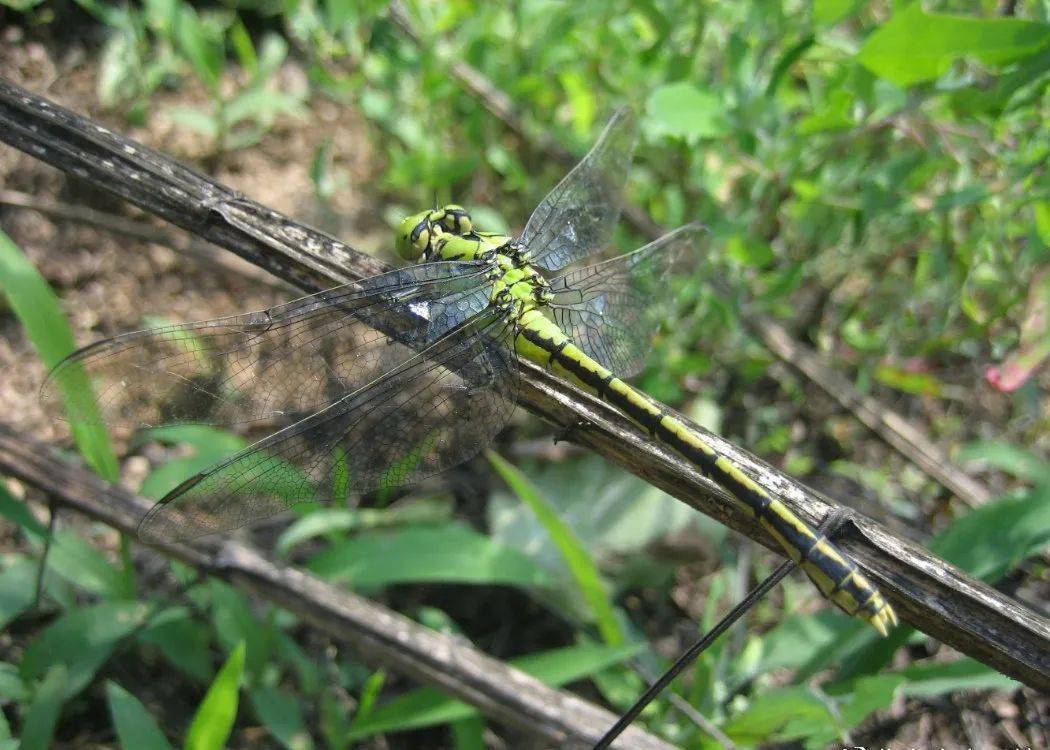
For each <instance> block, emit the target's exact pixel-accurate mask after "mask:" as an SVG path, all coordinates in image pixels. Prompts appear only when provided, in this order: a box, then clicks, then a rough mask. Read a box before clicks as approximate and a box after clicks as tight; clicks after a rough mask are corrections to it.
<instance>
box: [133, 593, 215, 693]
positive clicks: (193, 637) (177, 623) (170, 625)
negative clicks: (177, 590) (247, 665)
mask: <svg viewBox="0 0 1050 750" xmlns="http://www.w3.org/2000/svg"><path fill="white" fill-rule="evenodd" d="M138 640H139V641H140V642H141V643H149V644H152V645H153V646H156V647H157V649H159V650H160V652H161V654H163V655H164V658H165V659H167V660H168V663H170V664H171V665H172V666H173V667H175V668H176V669H178V670H181V671H183V672H185V673H186V674H188V675H189V676H190V677H192V678H193V679H195V680H197V681H198V682H201V683H208V682H211V680H212V678H213V677H214V676H215V669H214V668H213V666H212V661H211V629H210V628H209V627H208V625H206V624H205V623H203V622H200V621H199V620H197V619H195V618H194V617H193V616H192V614H191V613H190V611H189V610H188V609H186V608H184V607H172V608H170V609H167V610H165V611H163V612H161V613H159V614H158V615H157V616H156V617H154V618H153V619H152V620H151V622H150V624H149V626H148V627H146V628H144V629H143V630H142V631H141V632H140V633H139V634H138Z"/></svg>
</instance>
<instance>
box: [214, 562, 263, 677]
mask: <svg viewBox="0 0 1050 750" xmlns="http://www.w3.org/2000/svg"><path fill="white" fill-rule="evenodd" d="M209 584H210V586H209V593H210V597H211V615H212V622H213V623H214V625H215V633H216V634H217V635H218V639H219V642H220V643H222V644H223V645H224V646H225V647H226V649H227V650H229V651H233V650H234V649H235V648H236V647H237V646H238V645H239V644H242V643H243V644H244V648H245V651H246V652H247V655H248V656H247V662H246V664H245V669H246V670H247V671H248V673H249V674H251V675H259V674H262V672H263V670H264V669H265V667H266V664H267V662H268V660H269V658H270V656H271V654H272V653H273V649H274V647H275V645H276V631H277V628H276V627H275V626H274V624H273V617H272V610H270V609H269V608H266V610H264V611H263V613H262V617H258V616H256V613H255V612H254V611H253V610H252V607H251V606H250V604H249V603H248V600H247V598H246V597H245V596H244V594H242V593H241V592H240V591H238V590H237V589H235V588H234V587H233V586H229V585H227V584H225V583H222V582H221V581H216V580H212V581H210V582H209Z"/></svg>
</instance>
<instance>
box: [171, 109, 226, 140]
mask: <svg viewBox="0 0 1050 750" xmlns="http://www.w3.org/2000/svg"><path fill="white" fill-rule="evenodd" d="M165 114H166V115H167V116H168V118H169V119H170V120H171V121H172V122H173V123H174V124H175V125H178V126H180V127H183V128H188V129H189V130H193V131H196V132H197V133H200V134H201V135H203V136H205V137H206V138H209V139H211V140H215V139H216V138H218V137H219V133H220V131H221V130H222V121H221V120H220V119H219V116H218V115H217V114H215V112H212V111H210V110H206V109H201V108H199V107H185V106H173V107H168V108H167V109H166V110H165Z"/></svg>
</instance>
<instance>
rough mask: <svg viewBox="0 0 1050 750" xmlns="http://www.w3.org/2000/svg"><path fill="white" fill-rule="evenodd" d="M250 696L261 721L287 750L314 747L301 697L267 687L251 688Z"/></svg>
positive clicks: (308, 749) (301, 749)
mask: <svg viewBox="0 0 1050 750" xmlns="http://www.w3.org/2000/svg"><path fill="white" fill-rule="evenodd" d="M248 698H249V699H250V700H251V704H252V710H253V711H254V712H255V715H256V716H257V717H258V718H259V721H261V722H262V723H263V726H265V727H266V729H267V731H269V733H270V734H271V735H273V737H274V739H276V740H277V741H278V742H280V743H281V745H282V746H284V747H285V748H287V750H312V748H313V746H314V742H313V739H312V738H311V737H310V733H309V732H308V731H307V730H306V722H304V721H303V714H302V709H301V707H300V705H299V698H298V697H296V696H295V695H293V694H291V693H289V692H287V691H284V690H280V689H279V688H273V687H267V688H259V689H257V690H252V691H251V692H250V693H249V694H248Z"/></svg>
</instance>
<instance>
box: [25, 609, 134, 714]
mask: <svg viewBox="0 0 1050 750" xmlns="http://www.w3.org/2000/svg"><path fill="white" fill-rule="evenodd" d="M149 613H150V607H149V606H148V605H146V604H142V603H139V602H102V603H100V604H95V605H92V606H88V607H83V608H81V609H75V610H71V611H70V612H67V613H66V614H64V615H62V617H60V618H59V619H58V620H56V621H55V622H53V623H51V625H49V626H48V627H47V628H45V629H44V630H43V631H42V632H41V633H40V634H39V635H37V636H36V637H35V638H34V639H33V640H32V641H30V643H29V645H28V646H27V647H26V650H25V653H24V654H23V656H22V664H21V670H22V676H23V677H24V678H25V679H27V680H31V679H35V678H37V677H40V676H41V675H43V674H44V673H45V672H47V671H48V670H49V669H51V668H52V667H53V666H55V665H56V664H62V665H64V666H65V667H66V668H67V669H68V673H67V674H66V676H65V679H64V681H63V684H64V687H65V689H66V691H67V695H68V696H72V695H75V694H76V693H78V692H80V691H81V690H83V689H84V688H85V687H86V686H87V684H88V683H89V682H91V680H92V678H93V677H94V676H95V673H96V672H97V671H98V670H99V668H100V667H101V666H102V665H103V664H105V663H106V660H108V659H109V656H110V654H112V653H113V649H114V648H116V646H117V644H118V643H119V642H120V641H121V640H122V639H123V638H126V637H127V636H128V635H130V634H131V633H132V632H133V631H134V630H135V629H136V628H138V627H140V626H141V625H142V624H143V623H144V622H145V621H146V619H147V618H148V617H149Z"/></svg>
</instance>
